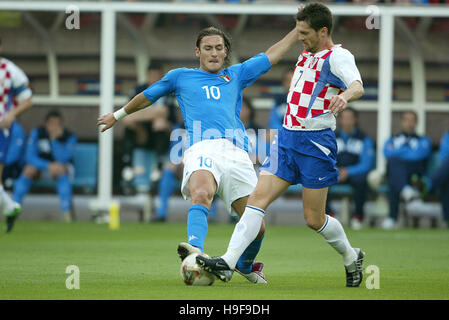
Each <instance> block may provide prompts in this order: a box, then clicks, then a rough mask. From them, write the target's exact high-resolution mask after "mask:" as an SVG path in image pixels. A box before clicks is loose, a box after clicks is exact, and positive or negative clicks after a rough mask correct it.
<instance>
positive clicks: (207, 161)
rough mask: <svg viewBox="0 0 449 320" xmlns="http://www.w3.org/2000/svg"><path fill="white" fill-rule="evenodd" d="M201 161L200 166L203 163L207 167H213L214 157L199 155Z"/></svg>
mask: <svg viewBox="0 0 449 320" xmlns="http://www.w3.org/2000/svg"><path fill="white" fill-rule="evenodd" d="M198 160H199V161H200V167H202V166H203V165H204V166H205V167H207V168H212V159H211V158H203V156H200V157H198Z"/></svg>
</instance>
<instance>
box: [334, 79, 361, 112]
mask: <svg viewBox="0 0 449 320" xmlns="http://www.w3.org/2000/svg"><path fill="white" fill-rule="evenodd" d="M364 93H365V90H364V89H363V85H362V83H361V82H360V81H358V80H356V81H354V82H353V83H351V85H350V86H349V87H348V88H347V89H346V90H345V91H344V92H342V93H341V94H339V95H336V96H332V97H331V98H330V99H329V100H330V103H329V110H330V111H331V112H332V113H333V114H335V115H336V114H338V113H339V112H341V111H343V110H344V109H345V108H346V106H347V105H348V102H351V101H354V100H357V99H359V98H360V97H361V96H363V94H364Z"/></svg>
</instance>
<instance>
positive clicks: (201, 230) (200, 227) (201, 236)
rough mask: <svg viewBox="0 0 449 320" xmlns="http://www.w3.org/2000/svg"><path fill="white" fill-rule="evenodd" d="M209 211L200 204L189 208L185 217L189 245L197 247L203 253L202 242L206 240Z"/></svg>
mask: <svg viewBox="0 0 449 320" xmlns="http://www.w3.org/2000/svg"><path fill="white" fill-rule="evenodd" d="M208 213H209V209H207V208H206V207H205V206H203V205H201V204H194V205H192V206H191V207H190V208H189V215H188V216H187V236H188V239H189V244H191V245H192V246H195V247H198V248H200V249H201V251H202V252H204V241H205V240H206V235H207V230H208V225H207V215H208Z"/></svg>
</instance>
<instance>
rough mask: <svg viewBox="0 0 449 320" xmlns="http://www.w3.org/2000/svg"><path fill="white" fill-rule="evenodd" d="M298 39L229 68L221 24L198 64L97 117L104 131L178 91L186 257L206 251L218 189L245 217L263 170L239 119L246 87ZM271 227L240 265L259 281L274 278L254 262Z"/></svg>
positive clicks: (203, 43)
mask: <svg viewBox="0 0 449 320" xmlns="http://www.w3.org/2000/svg"><path fill="white" fill-rule="evenodd" d="M297 41H298V39H297V32H296V30H295V29H293V30H292V31H291V32H290V33H288V34H287V35H286V36H285V37H284V38H283V39H282V40H280V41H279V42H277V43H276V44H274V45H273V46H271V47H270V48H269V49H268V50H267V51H266V52H265V53H260V54H258V55H256V56H254V57H252V58H251V59H248V60H246V61H245V62H243V63H239V64H236V65H232V66H230V67H226V66H225V64H226V60H227V58H228V57H229V54H230V51H231V42H230V40H229V38H228V37H227V36H226V35H225V34H224V33H223V32H222V31H221V30H219V29H216V28H214V27H210V28H206V29H203V30H202V31H200V33H199V35H198V37H197V41H196V49H195V54H196V56H197V57H198V58H199V64H200V67H199V68H195V69H188V68H179V69H174V70H171V71H170V72H168V73H167V74H166V75H165V76H164V77H163V78H162V79H161V80H160V81H158V82H156V83H154V84H153V85H151V86H150V87H149V88H147V89H146V90H145V91H144V92H143V93H141V94H138V95H137V96H135V97H134V98H133V99H132V100H131V101H130V102H129V103H128V104H127V105H126V106H124V107H123V108H121V109H120V110H118V111H116V112H114V113H109V114H107V115H104V116H102V117H100V118H99V119H98V124H99V125H105V126H104V127H103V129H102V131H105V130H107V129H108V128H110V127H112V126H113V125H114V124H115V123H116V122H117V120H119V119H121V118H122V117H124V116H126V115H127V114H130V113H133V112H135V111H138V110H140V109H143V108H146V107H147V106H149V105H151V103H152V102H154V101H157V99H159V98H160V97H161V96H163V95H167V94H170V93H174V94H175V95H176V98H177V100H178V103H179V106H180V109H181V112H182V115H183V118H184V125H185V128H186V130H187V144H186V151H185V153H184V159H183V161H184V173H183V181H182V183H181V192H182V194H183V196H184V198H185V199H190V200H191V201H192V205H191V207H190V208H189V212H188V217H187V236H188V243H185V242H183V243H180V245H179V246H178V254H179V256H180V258H181V259H182V260H183V259H184V258H185V257H186V256H188V255H189V254H191V253H202V252H203V251H204V242H205V238H206V234H207V230H208V224H207V215H208V213H209V209H210V206H211V203H212V201H213V198H214V195H215V194H218V195H219V196H220V197H221V199H222V200H223V201H224V203H225V205H226V208H227V210H228V212H231V211H232V212H233V213H236V214H237V215H239V216H241V215H242V214H243V212H244V210H245V207H246V202H247V199H248V196H249V194H250V193H251V192H252V191H253V190H254V187H255V186H256V183H257V175H256V173H255V171H254V167H253V164H252V162H251V160H250V158H249V156H248V152H249V150H250V148H249V145H248V144H249V139H248V136H247V134H246V131H245V127H244V125H243V123H242V121H241V120H240V110H241V107H242V91H243V89H245V88H246V87H247V86H249V85H250V84H252V83H253V82H254V81H256V80H257V79H258V78H259V77H260V76H261V75H263V74H264V73H266V72H267V71H268V70H269V69H270V68H271V66H272V65H274V64H276V63H278V61H279V60H280V59H281V58H282V57H283V56H284V54H285V53H287V51H288V50H290V48H292V46H293V45H294V44H295V43H296V42H297ZM264 231H265V226H264V223H263V221H262V222H261V224H259V226H258V230H257V232H256V235H255V237H254V239H252V241H251V243H248V244H249V246H248V250H246V251H245V252H242V253H243V254H241V257H240V256H239V258H240V259H239V261H238V262H237V261H236V263H237V268H236V269H237V270H238V271H239V272H240V273H241V274H242V275H243V276H245V277H246V278H247V279H248V280H249V281H250V282H253V283H267V281H266V279H265V277H264V275H263V273H262V268H263V264H262V263H254V259H255V257H256V255H257V253H258V252H259V250H260V247H261V243H262V238H263V235H264ZM224 273H226V274H227V275H232V273H231V272H224Z"/></svg>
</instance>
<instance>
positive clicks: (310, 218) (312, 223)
mask: <svg viewBox="0 0 449 320" xmlns="http://www.w3.org/2000/svg"><path fill="white" fill-rule="evenodd" d="M304 218H305V220H306V224H307V226H308V227H309V228H310V229H313V230H319V229H320V228H321V227H322V226H323V224H324V221H325V220H326V218H325V216H324V215H323V217H322V216H321V215H315V214H313V213H309V214H305V215H304Z"/></svg>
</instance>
